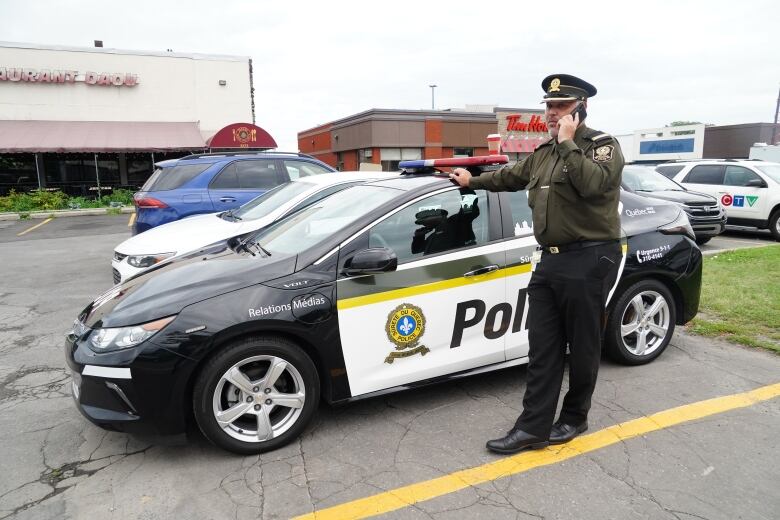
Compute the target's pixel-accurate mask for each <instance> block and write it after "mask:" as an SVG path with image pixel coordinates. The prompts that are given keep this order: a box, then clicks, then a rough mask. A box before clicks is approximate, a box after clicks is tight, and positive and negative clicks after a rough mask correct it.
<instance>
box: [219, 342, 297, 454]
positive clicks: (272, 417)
mask: <svg viewBox="0 0 780 520" xmlns="http://www.w3.org/2000/svg"><path fill="white" fill-rule="evenodd" d="M305 403H306V391H305V388H304V383H303V378H302V377H301V374H300V372H298V370H297V369H296V368H295V366H294V365H293V364H292V363H290V362H289V361H287V360H286V359H284V358H281V357H276V356H253V357H250V358H247V359H243V360H241V361H239V362H238V363H236V364H235V365H233V366H232V367H230V368H229V369H228V370H227V371H225V373H224V374H222V377H221V378H220V380H219V383H217V387H216V388H215V389H214V393H213V398H212V410H213V413H214V418H215V419H216V421H217V424H219V425H220V426H221V427H222V429H223V430H224V431H225V433H227V434H228V435H230V436H231V437H233V438H234V439H238V440H240V441H243V442H263V441H268V440H271V439H273V438H274V437H278V436H279V435H281V434H283V433H284V432H286V431H287V430H289V429H290V427H291V426H292V425H294V424H295V422H296V421H297V420H298V419H299V418H300V415H301V412H302V411H303V405H304V404H305Z"/></svg>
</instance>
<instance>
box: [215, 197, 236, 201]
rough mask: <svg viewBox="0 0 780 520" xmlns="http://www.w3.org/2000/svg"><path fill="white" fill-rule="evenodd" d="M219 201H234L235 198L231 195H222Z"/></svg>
mask: <svg viewBox="0 0 780 520" xmlns="http://www.w3.org/2000/svg"><path fill="white" fill-rule="evenodd" d="M219 201H220V202H235V201H236V199H235V198H233V197H222V198H220V199H219Z"/></svg>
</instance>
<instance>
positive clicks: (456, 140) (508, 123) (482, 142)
mask: <svg viewBox="0 0 780 520" xmlns="http://www.w3.org/2000/svg"><path fill="white" fill-rule="evenodd" d="M543 118H544V111H543V110H538V109H523V108H502V107H496V106H492V105H488V106H484V105H471V106H467V107H466V108H465V109H462V110H461V109H450V110H388V109H378V108H374V109H371V110H366V111H365V112H360V113H358V114H354V115H351V116H347V117H345V118H342V119H338V120H336V121H332V122H330V123H326V124H324V125H320V126H317V127H314V128H310V129H308V130H304V131H301V132H299V133H298V148H299V150H300V151H301V152H303V153H307V154H310V155H312V156H314V157H316V158H317V159H319V160H321V161H323V162H325V163H327V164H330V165H331V166H333V167H334V168H337V169H339V170H346V171H349V170H358V169H360V168H361V165H363V168H364V169H365V168H366V165H367V164H369V165H374V166H373V167H374V168H379V167H381V169H382V170H384V171H393V170H397V169H398V163H399V162H400V161H403V160H413V159H439V158H445V157H474V156H480V155H488V145H487V136H488V135H489V134H496V133H498V134H500V136H501V152H502V153H505V154H507V155H509V156H510V159H512V160H516V159H518V158H522V157H525V156H527V155H528V154H530V153H531V152H532V151H533V150H534V149H535V148H536V146H538V145H539V144H540V143H541V142H543V141H545V140H546V139H548V136H547V125H546V124H545V123H544V121H543Z"/></svg>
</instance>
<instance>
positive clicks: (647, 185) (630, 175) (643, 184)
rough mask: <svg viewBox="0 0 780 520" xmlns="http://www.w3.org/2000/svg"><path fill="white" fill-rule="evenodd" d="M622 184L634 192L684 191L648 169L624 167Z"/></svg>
mask: <svg viewBox="0 0 780 520" xmlns="http://www.w3.org/2000/svg"><path fill="white" fill-rule="evenodd" d="M623 183H624V184H625V185H626V186H628V187H629V188H631V189H632V190H634V191H685V190H684V188H683V187H682V186H680V185H679V184H677V183H676V182H674V181H673V180H672V179H668V178H666V177H664V176H663V175H661V174H660V173H658V172H657V171H655V170H654V169H653V168H649V167H648V168H645V167H640V166H626V167H625V168H623Z"/></svg>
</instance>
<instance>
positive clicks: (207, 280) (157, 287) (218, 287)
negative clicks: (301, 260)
mask: <svg viewBox="0 0 780 520" xmlns="http://www.w3.org/2000/svg"><path fill="white" fill-rule="evenodd" d="M295 262H296V256H294V255H293V256H286V257H279V258H277V257H276V256H272V257H266V256H261V255H260V254H255V255H254V256H253V255H252V254H251V253H247V252H241V253H238V252H236V251H234V250H233V249H231V248H230V247H228V244H227V241H226V240H225V241H221V242H218V243H216V244H213V245H211V246H209V247H208V248H205V249H201V250H198V251H195V252H193V253H191V254H188V255H183V256H180V257H177V258H175V259H173V260H169V261H167V262H162V263H160V264H158V265H156V266H154V267H152V268H151V269H149V270H147V271H146V272H144V273H142V274H140V275H138V276H135V277H133V278H131V279H130V280H128V281H126V282H124V283H122V284H119V285H116V286H114V287H112V288H111V290H109V291H108V292H106V293H104V294H102V295H101V296H99V297H98V298H96V299H95V301H93V302H92V303H90V304H89V305H88V306H87V308H86V309H84V311H82V313H81V314H80V315H79V319H80V320H81V321H83V322H84V323H85V325H87V326H88V327H89V328H98V327H125V326H129V325H137V324H139V323H146V322H148V321H152V320H155V319H158V318H162V317H165V316H171V315H174V314H178V313H179V312H181V310H182V309H183V308H184V307H186V306H188V305H191V304H193V303H196V302H199V301H203V300H206V299H208V298H213V297H214V296H218V295H220V294H225V293H228V292H232V291H235V290H238V289H243V288H244V287H248V286H250V285H255V284H258V283H262V282H266V281H268V280H273V279H276V278H279V277H281V276H286V275H289V274H292V273H293V272H294V271H295Z"/></svg>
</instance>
